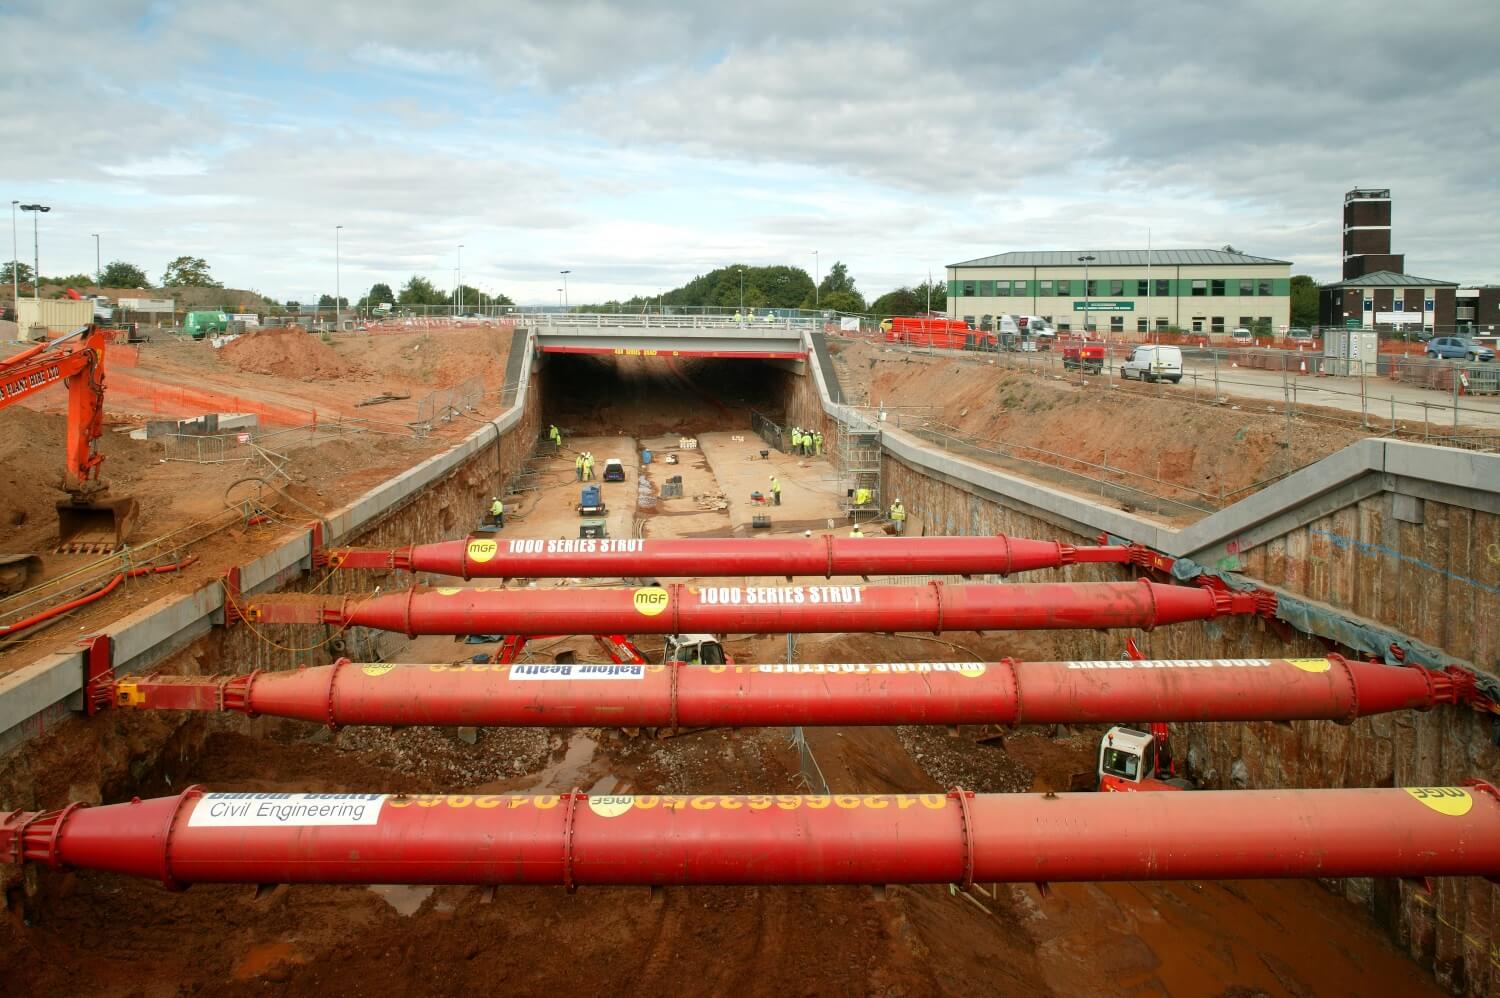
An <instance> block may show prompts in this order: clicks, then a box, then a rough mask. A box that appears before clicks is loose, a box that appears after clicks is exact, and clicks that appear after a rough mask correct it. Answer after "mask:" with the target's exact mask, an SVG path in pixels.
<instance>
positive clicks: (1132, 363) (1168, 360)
mask: <svg viewBox="0 0 1500 998" xmlns="http://www.w3.org/2000/svg"><path fill="white" fill-rule="evenodd" d="M1120 377H1122V378H1138V379H1140V380H1141V381H1158V380H1160V381H1170V382H1172V384H1174V385H1175V384H1177V383H1178V382H1179V381H1181V380H1182V349H1181V348H1180V347H1172V346H1156V345H1154V344H1149V343H1143V344H1142V345H1140V346H1138V347H1136V348H1135V349H1134V350H1132V351H1130V356H1129V357H1128V358H1126V360H1125V363H1123V364H1121V365H1120Z"/></svg>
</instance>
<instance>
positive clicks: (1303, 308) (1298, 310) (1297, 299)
mask: <svg viewBox="0 0 1500 998" xmlns="http://www.w3.org/2000/svg"><path fill="white" fill-rule="evenodd" d="M1317 321H1318V282H1317V281H1315V280H1313V279H1312V278H1311V277H1308V276H1307V275H1306V274H1293V275H1292V325H1294V326H1301V327H1302V328H1304V329H1306V328H1309V327H1311V326H1313V325H1315V324H1316V323H1317Z"/></svg>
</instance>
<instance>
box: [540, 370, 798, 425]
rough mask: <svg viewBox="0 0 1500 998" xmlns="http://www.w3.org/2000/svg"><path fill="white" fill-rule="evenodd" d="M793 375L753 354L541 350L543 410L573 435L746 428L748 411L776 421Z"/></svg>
mask: <svg viewBox="0 0 1500 998" xmlns="http://www.w3.org/2000/svg"><path fill="white" fill-rule="evenodd" d="M795 377H797V375H795V374H793V373H792V372H791V371H789V370H787V369H786V368H784V367H782V366H779V365H778V364H777V363H776V362H774V361H767V360H757V359H740V358H732V359H731V358H717V357H668V356H655V357H618V356H598V355H592V354H564V353H553V354H545V355H544V360H543V367H542V378H541V381H540V383H541V385H542V386H543V389H542V394H543V397H542V415H543V419H544V420H545V421H546V422H549V423H556V424H557V425H558V426H560V427H563V428H564V431H565V432H567V433H571V434H575V435H601V434H616V433H621V432H623V433H626V434H628V435H631V436H637V437H646V436H652V435H656V434H667V433H678V434H694V433H701V432H705V431H707V430H718V429H739V428H745V429H748V428H749V427H750V414H751V412H752V411H754V412H761V413H764V414H765V415H767V416H770V417H771V418H772V419H778V420H779V417H781V416H782V414H784V413H785V411H786V408H787V393H788V392H789V391H790V389H791V387H792V379H793V378H795Z"/></svg>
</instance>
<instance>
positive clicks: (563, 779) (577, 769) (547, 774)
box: [527, 731, 599, 793]
mask: <svg viewBox="0 0 1500 998" xmlns="http://www.w3.org/2000/svg"><path fill="white" fill-rule="evenodd" d="M598 748H599V743H598V742H596V741H594V740H593V739H592V738H590V737H589V736H588V735H586V734H583V733H582V732H578V731H575V732H573V734H571V735H570V736H569V737H568V747H567V750H566V751H565V752H563V757H562V758H561V759H559V760H558V761H557V762H554V763H552V764H551V765H550V766H548V767H547V768H546V769H543V770H539V771H538V772H537V773H536V776H535V782H534V783H532V785H531V786H530V787H528V788H527V790H528V792H530V793H538V792H540V791H543V790H559V791H568V790H572V789H573V787H574V786H575V785H576V784H577V783H578V782H579V778H580V777H581V776H582V775H583V771H584V770H585V769H586V768H588V765H589V763H591V762H593V761H594V752H595V750H596V749H598Z"/></svg>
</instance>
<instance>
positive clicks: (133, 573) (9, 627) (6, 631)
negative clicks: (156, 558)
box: [0, 555, 198, 637]
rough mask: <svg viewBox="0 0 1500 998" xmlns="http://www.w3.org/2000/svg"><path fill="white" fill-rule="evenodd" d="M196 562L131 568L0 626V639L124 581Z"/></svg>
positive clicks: (96, 597)
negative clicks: (104, 581) (86, 591)
mask: <svg viewBox="0 0 1500 998" xmlns="http://www.w3.org/2000/svg"><path fill="white" fill-rule="evenodd" d="M197 560H198V556H197V555H189V556H188V557H186V558H184V559H182V560H181V561H179V562H174V563H173V564H170V565H148V566H146V567H144V568H132V569H130V570H129V571H125V572H120V573H119V574H118V575H116V576H115V577H114V578H112V579H110V580H109V581H108V582H106V583H105V584H104V585H102V586H100V587H99V588H98V589H95V590H94V591H93V592H90V593H85V594H84V595H82V596H79V597H77V598H75V599H71V600H68V601H67V602H66V603H59V604H58V605H57V606H53V607H48V608H47V609H46V610H43V611H42V612H41V613H37V614H33V615H32V616H30V617H26V618H25V619H22V620H18V621H16V622H15V623H13V624H4V625H0V637H9V636H10V635H12V634H19V633H20V632H22V631H24V630H26V629H27V628H28V627H35V626H36V625H37V624H41V623H44V622H46V621H48V620H51V619H53V618H54V617H59V616H61V615H63V614H65V613H67V612H68V611H69V610H76V609H78V608H79V607H80V606H85V605H87V604H89V603H93V602H94V601H96V600H100V599H103V598H104V597H106V596H108V595H109V594H110V593H112V592H114V591H115V590H116V589H117V588H119V585H120V583H122V582H124V581H125V580H126V579H134V578H137V577H139V576H142V575H160V574H162V573H163V572H175V571H178V570H179V569H183V568H187V567H188V566H189V565H191V564H192V563H193V562H195V561H197Z"/></svg>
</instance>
